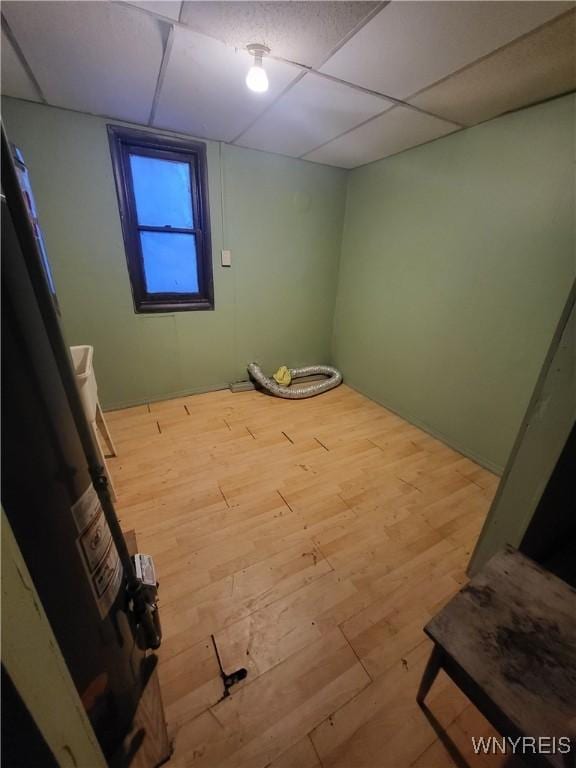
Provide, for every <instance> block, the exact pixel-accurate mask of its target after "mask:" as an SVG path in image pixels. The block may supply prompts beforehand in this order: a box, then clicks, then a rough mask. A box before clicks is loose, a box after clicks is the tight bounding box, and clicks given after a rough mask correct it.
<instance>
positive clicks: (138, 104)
mask: <svg viewBox="0 0 576 768" xmlns="http://www.w3.org/2000/svg"><path fill="white" fill-rule="evenodd" d="M2 12H3V14H4V15H5V16H6V18H7V20H8V23H9V25H10V28H11V30H12V32H13V34H14V36H15V38H16V40H17V41H18V43H19V45H20V47H21V49H22V51H23V53H24V56H25V57H26V60H27V62H28V64H29V65H30V67H31V69H32V71H33V73H34V75H35V77H36V79H37V80H38V83H39V85H40V87H41V88H42V91H43V93H44V95H45V97H46V99H47V101H48V102H49V103H50V104H53V105H55V106H59V107H67V108H68V109H76V110H79V111H81V112H89V113H94V114H101V115H110V116H112V117H116V118H121V119H125V120H133V121H135V122H140V123H146V122H147V121H148V117H149V114H150V109H151V106H152V100H153V97H154V91H155V89H156V82H157V79H158V73H159V71H160V63H161V60H162V53H163V48H164V39H165V35H166V26H165V25H164V24H163V23H162V22H160V21H158V20H156V19H154V18H152V17H151V16H148V15H147V14H144V13H138V12H136V11H134V9H131V8H127V7H125V6H121V5H116V4H112V3H104V2H89V1H88V2H50V1H49V2H7V3H3V4H2Z"/></svg>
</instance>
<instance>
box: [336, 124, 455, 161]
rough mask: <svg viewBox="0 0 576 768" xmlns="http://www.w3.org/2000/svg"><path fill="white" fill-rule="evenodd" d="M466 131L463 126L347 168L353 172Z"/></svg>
mask: <svg viewBox="0 0 576 768" xmlns="http://www.w3.org/2000/svg"><path fill="white" fill-rule="evenodd" d="M465 130H467V127H466V126H463V127H462V128H458V130H456V131H452V133H448V134H443V135H442V136H434V137H433V138H432V139H427V140H426V141H421V142H420V143H419V144H413V145H412V146H411V147H404V149H399V150H398V152H390V154H389V155H383V156H382V157H377V158H376V159H375V160H368V162H367V163H360V165H353V166H352V167H351V168H348V169H347V170H349V171H355V170H356V168H365V167H366V166H367V165H372V164H373V163H379V162H380V161H381V160H388V158H389V157H396V155H401V154H402V153H403V152H410V151H411V150H412V149H418V147H424V146H426V144H432V143H433V142H434V141H441V140H442V139H447V138H448V137H449V136H454V134H456V133H461V132H462V131H465Z"/></svg>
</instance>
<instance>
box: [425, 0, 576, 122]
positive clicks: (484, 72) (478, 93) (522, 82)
mask: <svg viewBox="0 0 576 768" xmlns="http://www.w3.org/2000/svg"><path fill="white" fill-rule="evenodd" d="M575 89H576V16H575V14H574V12H572V13H569V14H567V15H564V16H562V17H560V18H558V19H555V20H554V21H552V22H551V23H550V24H546V25H545V26H544V27H541V28H540V29H539V30H537V31H536V32H533V33H532V34H530V35H528V36H527V37H524V38H522V39H521V40H518V41H517V42H515V43H513V44H512V45H510V46H507V47H506V48H504V49H502V50H501V51H499V52H497V53H494V54H492V56H489V57H488V58H486V59H483V60H482V61H481V62H479V63H478V64H473V65H472V66H470V67H468V68H467V69H465V70H463V71H462V72H460V73H459V74H456V75H453V76H452V77H449V78H447V79H446V80H444V81H443V82H441V83H438V84H437V85H433V86H431V87H430V88H428V89H427V90H425V91H423V92H422V93H421V94H420V95H418V96H416V97H415V98H413V99H411V100H410V101H411V103H412V104H416V105H418V106H419V107H422V108H423V109H426V110H429V111H431V112H434V113H435V114H437V115H439V116H441V117H445V118H446V119H447V120H454V121H456V122H461V123H463V124H465V125H475V124H476V123H479V122H481V121H482V120H488V119H489V118H491V117H496V115H501V114H503V113H504V112H509V111H511V110H513V109H518V108H520V107H524V106H527V105H529V104H535V103H536V102H538V101H542V100H544V99H548V98H551V97H553V96H557V95H559V94H561V93H567V92H569V91H572V90H575Z"/></svg>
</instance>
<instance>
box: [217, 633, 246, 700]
mask: <svg viewBox="0 0 576 768" xmlns="http://www.w3.org/2000/svg"><path fill="white" fill-rule="evenodd" d="M210 637H211V638H212V645H213V646H214V653H215V654H216V660H217V661H218V668H219V669H220V677H221V678H222V682H223V683H224V693H223V694H222V699H226V698H227V697H228V696H230V688H232V686H233V685H236V683H240V682H241V681H242V680H244V679H245V678H246V676H247V675H248V670H247V669H245V668H244V667H240V669H237V670H236V671H235V672H232V673H231V674H230V675H227V674H226V672H224V669H223V667H222V662H221V661H220V654H219V653H218V646H217V645H216V639H215V637H214V635H210ZM222 699H220V701H222Z"/></svg>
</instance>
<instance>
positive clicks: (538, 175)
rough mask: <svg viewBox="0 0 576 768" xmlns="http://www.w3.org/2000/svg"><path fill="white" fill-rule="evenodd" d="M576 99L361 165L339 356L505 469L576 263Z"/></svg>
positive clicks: (388, 395) (350, 377) (386, 397)
mask: <svg viewBox="0 0 576 768" xmlns="http://www.w3.org/2000/svg"><path fill="white" fill-rule="evenodd" d="M574 114H575V98H574V96H568V97H564V98H562V99H558V100H555V101H552V102H549V103H546V104H542V105H540V106H537V107H533V108H531V109H527V110H523V111H521V112H517V113H514V114H511V115H507V116H504V117H501V118H499V119H497V120H493V121H491V122H488V123H484V124H483V125H480V126H477V127H475V128H471V129H469V130H466V131H462V132H459V133H457V134H454V135H452V136H449V137H446V138H443V139H440V140H438V141H435V142H433V143H430V144H428V145H425V146H421V147H417V148H415V149H412V150H409V151H407V152H404V153H402V154H399V155H397V156H395V157H391V158H388V159H386V160H382V161H379V162H376V163H373V164H371V165H368V166H364V167H363V168H359V169H356V170H354V171H352V172H351V173H350V175H349V179H348V194H347V206H346V218H345V225H344V235H343V245H342V256H341V263H340V274H339V287H338V298H337V305H336V313H335V324H334V359H335V363H336V364H337V365H338V366H340V367H341V368H342V370H343V373H344V378H345V380H347V382H348V383H349V384H351V385H352V386H354V387H357V388H358V389H359V390H360V391H362V392H364V393H365V394H367V395H369V396H370V397H372V398H374V399H375V400H377V401H379V402H381V403H384V404H385V405H387V406H389V407H390V408H392V409H394V410H395V411H397V412H398V413H400V414H401V415H402V416H404V417H405V418H407V419H408V420H410V421H412V422H414V423H417V424H419V425H421V426H423V427H424V428H425V429H427V430H428V431H430V432H432V433H434V434H437V435H438V436H440V437H442V438H443V439H444V440H445V441H446V442H448V443H450V444H452V445H453V446H455V447H457V448H459V449H460V450H462V451H463V452H464V453H466V454H468V455H470V456H472V457H475V458H477V459H478V460H480V461H481V462H482V463H484V464H486V465H487V466H490V467H493V468H496V469H501V468H502V467H503V466H504V464H505V461H506V458H507V456H508V453H509V452H510V449H511V447H512V443H513V440H514V437H515V435H516V432H517V430H518V428H519V426H520V422H521V420H522V417H523V415H524V412H525V410H526V407H527V404H528V401H529V398H530V395H531V393H532V390H533V388H534V385H535V382H536V379H537V376H538V373H539V371H540V367H541V365H542V363H543V360H544V357H545V354H546V351H547V349H548V346H549V344H550V341H551V338H552V334H553V332H554V329H555V326H556V323H557V322H558V319H559V317H560V314H561V312H562V308H563V306H564V303H565V300H566V297H567V295H568V292H569V290H570V285H571V282H572V279H573V276H574V271H575V250H574V214H575V198H574V178H575V176H574V128H575V120H574Z"/></svg>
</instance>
